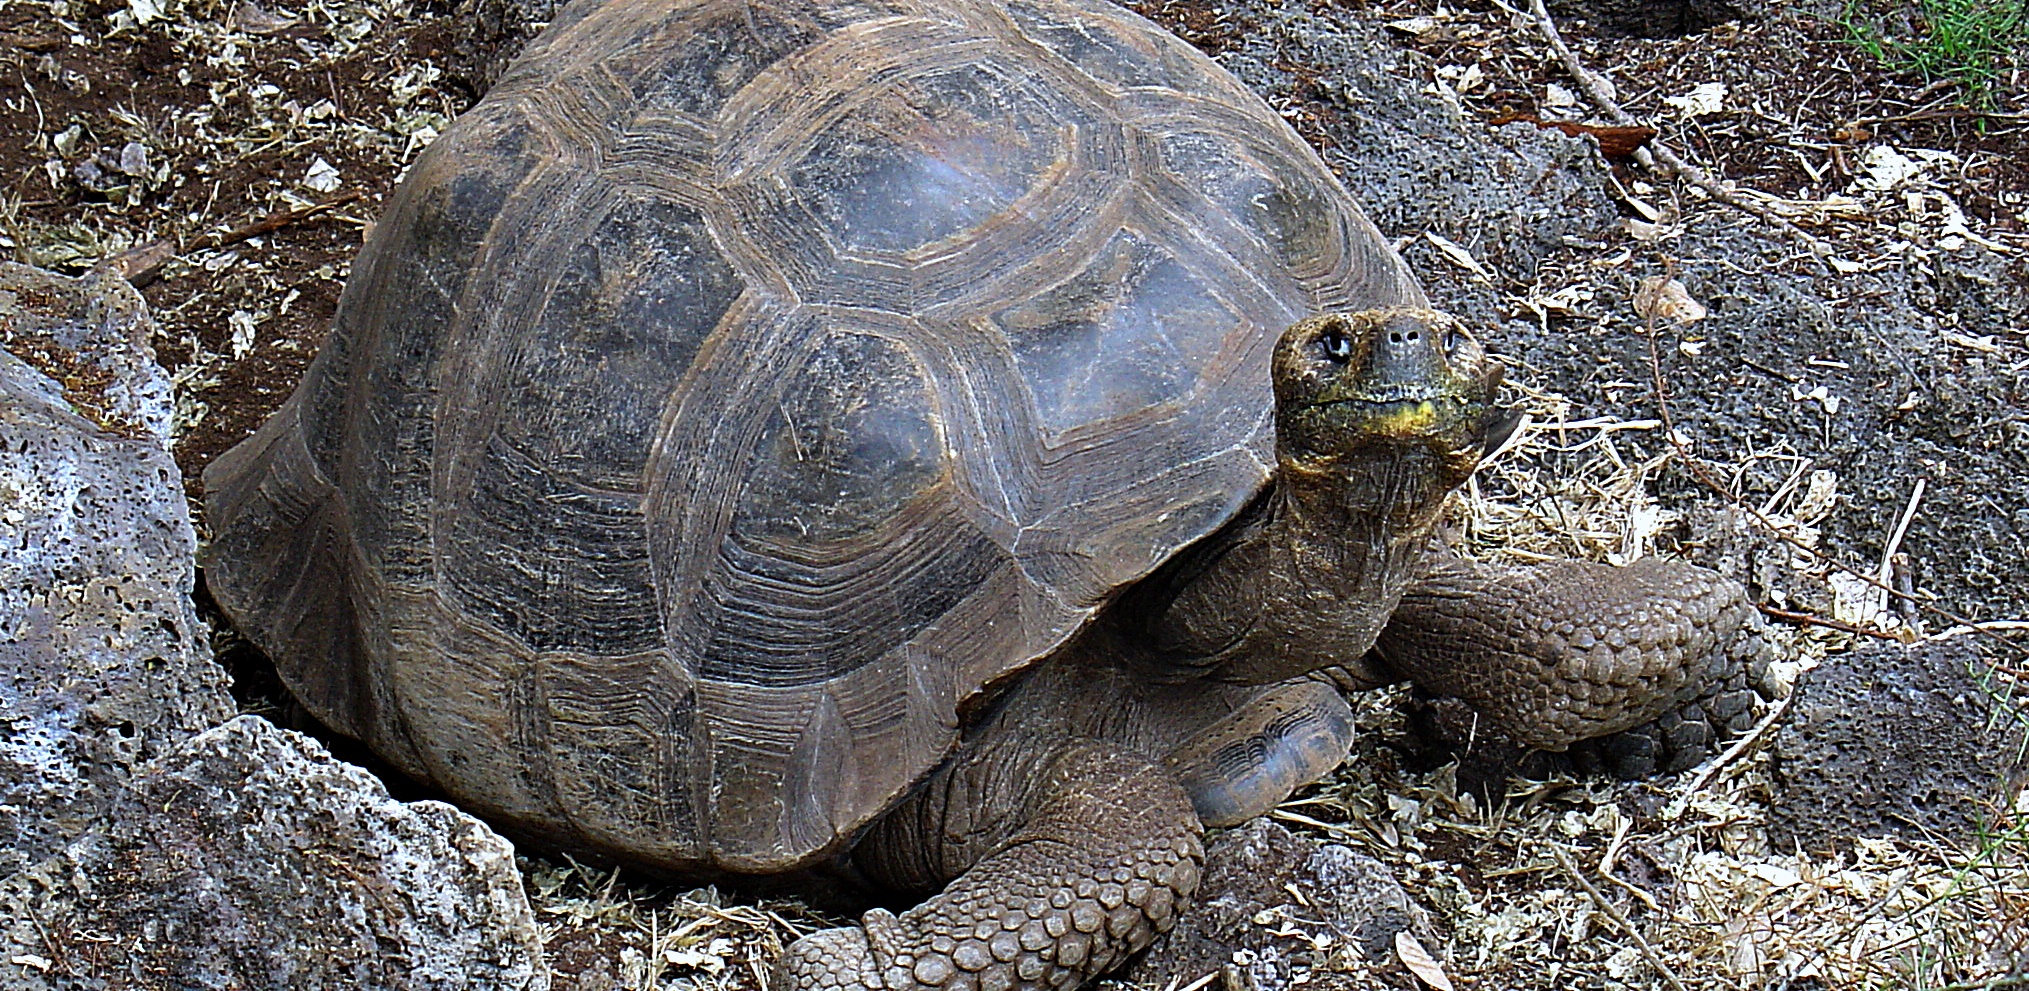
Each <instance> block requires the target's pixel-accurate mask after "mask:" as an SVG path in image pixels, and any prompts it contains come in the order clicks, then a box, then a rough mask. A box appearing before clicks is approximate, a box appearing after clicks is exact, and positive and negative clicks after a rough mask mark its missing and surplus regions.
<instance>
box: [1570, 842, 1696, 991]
mask: <svg viewBox="0 0 2029 991" xmlns="http://www.w3.org/2000/svg"><path fill="white" fill-rule="evenodd" d="M1549 847H1550V853H1551V854H1553V855H1555V856H1556V858H1557V865H1558V866H1560V867H1562V868H1564V873H1566V874H1569V875H1570V876H1571V880H1573V881H1576V882H1578V886H1579V887H1581V888H1584V889H1585V893H1586V894H1587V895H1589V896H1591V898H1592V904H1594V905H1596V906H1598V908H1599V911H1600V913H1601V914H1603V915H1605V916H1606V917H1607V918H1609V919H1612V920H1613V923H1614V925H1617V926H1619V927H1620V928H1621V931H1622V932H1625V933H1627V934H1628V936H1629V937H1631V938H1633V939H1634V945H1635V948H1636V949H1638V950H1640V951H1641V954H1642V957H1643V958H1644V959H1646V960H1648V962H1649V966H1651V967H1654V968H1655V969H1656V973H1658V974H1661V975H1663V980H1664V981H1665V982H1667V983H1668V984H1669V985H1670V987H1671V989H1672V991H1688V989H1687V988H1685V987H1684V982H1683V981H1680V980H1678V979H1677V972H1676V971H1673V970H1671V969H1670V965H1669V964H1666V963H1664V962H1663V958H1662V955H1661V954H1658V953H1657V952H1656V949H1655V947H1653V946H1650V945H1649V941H1648V940H1647V939H1646V938H1644V937H1643V936H1642V934H1641V930H1639V929H1636V928H1635V927H1634V923H1632V922H1629V921H1628V920H1627V916H1625V915H1622V914H1621V912H1620V909H1618V908H1615V907H1614V906H1613V903H1612V902H1610V901H1607V900H1606V896H1605V895H1603V894H1600V893H1599V889H1598V888H1596V887H1594V886H1593V884H1592V882H1591V881H1587V880H1586V879H1585V875H1584V874H1583V873H1581V872H1580V871H1579V870H1578V865H1577V864H1575V863H1572V862H1571V855H1570V854H1568V853H1565V852H1564V847H1563V846H1561V845H1559V844H1556V843H1551V844H1549Z"/></svg>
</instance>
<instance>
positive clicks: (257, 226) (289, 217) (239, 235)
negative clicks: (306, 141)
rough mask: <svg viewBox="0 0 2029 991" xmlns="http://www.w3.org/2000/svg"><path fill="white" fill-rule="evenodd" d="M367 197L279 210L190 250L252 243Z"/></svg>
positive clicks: (201, 241)
mask: <svg viewBox="0 0 2029 991" xmlns="http://www.w3.org/2000/svg"><path fill="white" fill-rule="evenodd" d="M365 196H366V194H365V193H362V192H360V191H358V190H353V191H352V192H349V193H340V194H338V195H337V196H333V197H332V198H330V199H328V200H319V201H318V202H316V203H312V204H310V205H309V206H299V207H296V208H295V209H293V210H279V211H276V212H275V213H271V214H268V215H267V216H265V217H262V218H261V219H259V220H256V221H254V222H253V223H251V224H248V225H246V226H244V227H237V228H234V229H233V230H230V231H227V232H226V233H224V234H214V235H209V236H206V237H201V238H198V239H197V241H196V242H195V243H193V244H192V245H191V246H190V250H192V251H200V250H206V249H212V248H223V247H226V246H227V245H232V244H238V243H240V242H242V241H251V240H253V239H254V238H257V237H260V236H261V235H263V234H272V233H274V232H275V231H278V230H281V229H282V228H284V227H287V226H289V225H291V224H295V223H300V222H302V221H304V220H307V219H309V218H311V217H314V216H316V215H318V214H320V213H324V212H326V211H328V210H335V209H337V208H339V207H341V206H344V205H345V204H347V203H351V202H353V201H355V200H359V199H363V198H365Z"/></svg>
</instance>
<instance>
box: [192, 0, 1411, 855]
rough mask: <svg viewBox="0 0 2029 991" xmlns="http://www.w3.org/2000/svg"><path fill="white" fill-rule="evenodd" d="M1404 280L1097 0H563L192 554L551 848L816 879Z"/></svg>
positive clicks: (375, 717)
mask: <svg viewBox="0 0 2029 991" xmlns="http://www.w3.org/2000/svg"><path fill="white" fill-rule="evenodd" d="M1422 299H1423V297H1422V295H1421V293H1420V291H1419V290H1418V289H1417V288H1416V286H1415V284H1414V283H1413V281H1412V280H1411V279H1410V277H1409V276H1408V274H1407V272H1406V270H1405V269H1404V267H1403V265H1402V263H1401V261H1400V259H1399V258H1398V257H1396V256H1395V254H1394V253H1393V252H1392V251H1391V250H1390V249H1389V248H1388V246H1387V245H1386V243H1385V242H1384V241H1383V240H1382V238H1381V237H1380V236H1379V234H1378V233H1377V232H1376V231H1375V230H1374V228H1373V226H1372V225H1371V224H1370V223H1369V222H1368V221H1367V220H1366V219H1365V218H1364V217H1363V216H1362V215H1361V213H1360V211H1359V209H1358V208H1357V207H1356V206H1355V205H1354V203H1353V201H1352V199H1351V198H1350V197H1349V196H1348V195H1347V193H1346V191H1345V190H1344V189H1343V188H1342V186H1341V185H1340V184H1339V182H1338V181H1337V180H1336V179H1334V178H1333V176H1332V175H1331V174H1330V172H1329V171H1327V170H1326V168H1325V167H1324V165H1323V164H1322V163H1321V162H1320V161H1319V160H1318V158H1317V157H1316V156H1315V155H1314V154H1313V153H1312V152H1311V150H1310V149H1309V148H1308V147H1306V146H1305V145H1304V143H1303V142H1302V140H1301V139H1300V138H1298V136H1297V135H1296V134H1295V133H1294V132H1293V131H1292V130H1291V129H1290V128H1289V127H1288V126H1287V125H1286V124H1285V123H1284V122H1283V121H1282V120H1281V119H1280V118H1279V117H1278V116H1277V115H1276V114H1275V113H1274V112H1272V111H1271V110H1270V109H1269V108H1268V107H1266V106H1264V105H1263V104H1262V102H1261V101H1260V100H1259V99H1257V98H1256V97H1255V96H1253V95H1252V94H1251V93H1249V92H1248V91H1247V90H1246V89H1244V88H1243V87H1242V86H1241V85H1240V84H1239V83H1238V82H1237V81H1236V80H1234V79H1233V78H1232V77H1231V76H1229V75H1228V74H1227V73H1226V72H1225V71H1223V70H1221V69H1220V68H1219V67H1218V66H1217V65H1215V64H1214V63H1213V62H1211V61H1210V60H1209V59H1207V58H1205V57H1204V56H1202V55H1200V54H1199V53H1198V52H1196V51H1195V50H1193V49H1191V48H1190V47H1188V46H1186V45H1184V44H1183V43H1181V42H1179V41H1178V40H1176V39H1175V38H1173V37H1171V36H1170V35H1168V34H1166V33H1164V32H1163V31H1161V30H1160V29H1158V28H1156V27H1154V26H1153V25H1150V24H1148V23H1147V22H1145V21H1143V20H1141V19H1140V18H1138V17H1136V16H1134V15H1132V14H1129V13H1126V12H1124V11H1122V10H1120V9H1117V8H1115V7H1112V6H1110V5H1107V4H1104V3H1101V2H1097V0H1092V2H1084V0H1015V2H1000V0H980V2H974V0H914V2H909V0H892V2H891V0H869V2H851V3H838V2H825V0H780V2H776V0H744V2H743V0H687V2H686V0H676V2H671V0H577V2H575V3H573V4H572V5H571V6H569V7H568V8H566V9H565V10H564V11H563V12H562V13H561V15H560V16H559V18H558V19H557V21H556V22H555V23H554V24H552V25H551V27H550V28H549V29H548V30H547V32H546V33H545V34H544V35H543V36H542V37H541V38H540V39H538V40H537V41H536V42H535V44H534V45H533V46H532V47H531V49H530V50H529V51H528V52H527V53H526V54H525V55H524V56H523V57H522V58H521V59H520V60H519V61H518V62H517V63H516V64H515V66H514V67H512V68H511V69H510V70H509V71H508V72H507V74H506V75H505V77H504V78H503V79H502V80H501V82H500V83H499V85H498V86H497V87H496V88H495V89H494V90H493V91H492V92H491V93H489V94H488V95H487V96H486V97H485V99H483V100H482V101H481V102H480V103H479V104H478V105H477V106H476V107H474V108H473V109H472V110H471V111H470V112H469V113H467V114H466V115H464V116H463V117H462V118H460V119H459V120H458V121H457V122H456V123H455V124H454V125H453V126H452V127H451V128H450V129H449V130H447V131H446V132H445V133H444V135H443V136H442V137H441V138H439V139H438V140H437V141H436V142H435V143H434V144H432V145H431V146H430V148H429V149H428V150H427V151H426V152H425V153H424V154H423V155H422V156H421V157H420V158H419V159H418V160H417V161H416V162H415V164H414V167H413V169H412V170H411V172H410V174H409V175H408V176H407V178H406V179H404V181H403V182H402V184H401V186H400V188H399V189H398V190H397V191H396V192H395V194H394V196H393V198H392V201H391V202H390V204H389V206H388V209H387V213H386V216H385V218H384V219H383V220H382V221H381V223H380V224H379V225H378V226H377V227H376V228H375V230H374V232H373V234H372V236H371V237H370V239H369V241H368V243H367V245H366V247H365V250H364V252H363V254H362V255H361V256H360V258H359V260H358V262H357V264H356V266H355V269H354V271H353V273H352V276H351V278H350V281H349V282H348V283H347V285H346V288H345V293H344V296H343V298H342V300H341V303H340V306H339V310H338V315H337V317H336V320H335V321H334V324H333V326H332V329H331V333H330V337H329V339H328V340H327V342H326V343H325V345H324V347H323V350H322V351H321V352H320V354H319V355H318V357H317V360H316V362H315V363H314V364H313V365H312V367H311V368H310V370H309V372H308V374H307V376H306V377H305V379H304V380H303V382H302V383H301V385H300V387H299V388H298V389H297V391H296V393H295V394H294V396H293V397H292V398H291V399H290V401H289V402H288V404H287V405H286V406H285V407H284V408H283V409H282V410H281V411H280V412H279V413H277V414H276V415H275V417H274V418H273V419H272V420H271V421H270V422H269V423H268V424H267V425H266V426H264V427H263V428H262V430H261V431H260V432H259V433H258V434H257V435H256V436H255V437H253V438H251V439H250V440H248V441H247V442H245V443H244V444H242V445H241V446H240V447H238V448H236V449H235V450H234V451H232V452H231V453H230V454H228V455H227V456H226V457H224V458H221V459H220V461H219V462H218V464H217V465H216V466H214V467H213V468H212V469H211V470H209V471H208V472H207V473H206V476H205V482H206V486H207V488H208V490H209V492H210V496H209V498H210V519H211V521H212V524H213V527H214V531H215V534H216V536H215V540H214V542H213V545H212V550H211V554H210V562H209V564H210V570H209V579H208V580H209V582H210V586H211V588H212V590H213V591H214V593H215V594H216V596H217V598H218V599H219V600H220V602H221V603H222V604H224V605H225V606H226V608H227V610H228V611H229V612H230V613H231V614H232V615H233V616H234V617H235V618H236V619H237V620H238V621H239V623H240V624H241V627H242V628H243V630H245V632H247V634H248V635H249V636H250V637H251V638H252V639H253V640H254V641H255V642H256V643H258V644H259V645H261V646H262V647H264V648H265V649H266V650H268V651H269V653H270V654H271V655H272V656H274V657H275V659H276V661H277V664H278V666H279V667H280V669H281V671H282V673H283V676H284V678H285V680H287V681H288V683H289V684H290V685H291V687H292V689H293V690H295V691H296V693H297V694H298V696H299V698H300V699H302V700H303V702H304V703H305V704H306V705H307V706H308V707H309V708H310V709H311V711H313V712H314V713H316V714H317V715H319V716H320V717H322V718H323V719H325V720H326V721H327V722H329V723H331V724H332V725H334V726H335V727H337V728H339V729H341V730H342V731H344V732H347V733H350V734H354V735H357V736H359V737H361V738H362V739H364V740H366V741H367V742H368V743H369V744H370V745H372V746H373V747H374V748H375V749H376V750H378V751H379V752H380V753H381V754H383V755H384V756H386V757H388V758H389V759H391V760H393V761H394V762H395V763H396V764H398V765H399V766H401V767H402V768H403V769H404V770H406V771H408V772H409V773H411V774H414V775H416V776H418V777H420V778H424V779H426V780H429V781H431V782H434V783H436V784H437V785H439V786H441V787H442V788H444V789H445V790H447V791H448V792H450V793H451V794H452V795H453V796H454V797H456V798H458V799H459V800H461V801H462V802H464V803H465V804H466V805H467V806H468V807H470V808H473V809H474V810H475V811H479V812H481V813H482V814H487V815H490V816H491V817H493V818H494V819H496V821H501V822H503V823H504V824H506V825H507V826H508V827H510V828H511V829H515V830H518V831H519V832H521V833H522V834H523V835H532V836H534V837H536V838H538V839H540V840H541V841H543V842H548V843H552V844H555V845H560V846H563V847H566V848H574V849H579V850H585V851H592V852H597V853H603V854H606V855H608V856H610V857H614V858H618V859H622V860H626V861H630V862H634V863H637V864H643V865H647V866H650V867H657V868H661V869H663V870H665V871H673V872H678V873H688V874H693V875H700V874H713V873H720V872H747V873H762V872H781V871H788V870H794V869H797V868H800V867H804V866H807V865H810V864H812V863H814V862H816V861H818V860H819V859H821V858H824V857H827V856H830V855H832V854H835V853H836V852H838V851H839V850H841V849H843V848H844V847H845V846H846V845H847V844H849V843H850V842H851V841H852V839H853V838H854V836H855V835H856V834H857V832H858V831H859V830H860V829H861V827H863V826H864V825H865V824H866V823H867V822H868V821H869V820H870V819H872V818H873V817H874V816H876V815H878V814H880V813H881V812H882V811H883V810H885V809H887V808H889V807H891V806H892V805H893V804H894V803H895V802H896V801H897V800H898V799H899V798H900V797H901V796H902V795H903V794H904V793H905V792H906V791H907V789H908V788H909V787H910V786H911V785H912V784H913V783H914V782H916V781H917V780H919V779H920V778H921V777H923V776H924V775H925V774H926V773H927V772H928V771H929V770H930V769H931V768H933V767H934V766H936V765H937V763H938V762H939V761H940V760H941V759H943V758H944V756H945V755H946V753H947V751H948V750H949V749H950V748H951V747H952V745H953V744H954V742H955V741H956V739H957V737H958V735H959V734H960V732H961V731H962V724H963V721H964V719H965V718H966V717H967V714H968V711H969V708H968V705H969V703H970V702H972V701H975V700H977V699H978V698H980V697H981V696H982V692H983V691H984V690H985V689H986V688H987V687H988V686H990V685H993V684H995V683H996V682H1001V681H1003V680H1005V679H1007V678H1009V677H1010V676H1012V675H1014V674H1016V673H1017V672H1019V671H1021V670H1022V669H1023V668H1025V667H1026V666H1028V665H1030V664H1032V663H1033V662H1034V661H1035V660H1036V659H1038V658H1040V657H1043V656H1045V655H1047V654H1049V653H1050V652H1051V651H1052V650H1054V649H1056V648H1058V647H1059V646H1060V645H1061V644H1063V643H1064V642H1065V641H1066V640H1067V638H1069V637H1071V636H1072V634H1073V633H1075V632H1076V631H1077V630H1078V629H1079V628H1080V627H1081V626H1083V625H1084V624H1085V623H1086V622H1087V621H1088V620H1090V619H1091V618H1092V617H1093V615H1094V613H1095V611H1096V610H1099V609H1100V608H1102V607H1103V606H1105V605H1106V604H1107V602H1108V601H1109V600H1110V599H1111V598H1112V597H1113V596H1114V593H1116V592H1117V591H1118V590H1119V589H1121V588H1122V587H1123V586H1125V585H1127V584H1128V583H1131V582H1133V581H1135V580H1136V579H1138V578H1141V577H1142V576H1144V575H1146V574H1148V573H1149V572H1150V571H1151V570H1152V569H1153V568H1155V567H1156V566H1157V565H1159V564H1161V563H1162V562H1163V561H1164V560H1166V559H1167V558H1169V557H1170V556H1171V555H1173V554H1175V553H1176V552H1177V551H1178V550H1179V549H1180V548H1182V547H1184V546H1186V545H1188V544H1190V543H1191V542H1192V541H1195V540H1197V539H1199V538H1200V537H1203V536H1204V535H1206V534H1207V533H1210V532H1211V531H1213V530H1215V529H1217V528H1218V527H1219V526H1220V525H1221V524H1223V523H1224V522H1225V521H1227V520H1228V519H1229V518H1230V517H1232V516H1233V515H1234V514H1235V512H1236V511H1237V510H1238V509H1239V508H1240V507H1241V506H1243V505H1244V504H1245V503H1246V502H1247V501H1248V499H1249V498H1250V497H1251V496H1253V495H1254V494H1255V493H1256V492H1258V491H1259V489H1260V488H1261V486H1262V485H1263V483H1264V481H1265V480H1266V479H1267V478H1268V475H1269V472H1270V466H1271V465H1272V464H1273V463H1274V460H1273V437H1272V428H1271V421H1272V397H1271V393H1270V386H1269V373H1268V364H1269V355H1270V351H1271V349H1272V347H1273V345H1274V342H1275V340H1276V337H1277V335H1278V333H1279V332H1280V331H1281V329H1282V328H1283V327H1284V326H1286V325H1287V324H1289V323H1291V322H1293V321H1296V320H1298V319H1300V318H1302V317H1304V316H1306V315H1308V314H1310V313H1313V312H1316V311H1319V310H1324V309H1347V308H1363V307H1367V306H1375V305H1388V304H1418V305H1420V304H1421V303H1422Z"/></svg>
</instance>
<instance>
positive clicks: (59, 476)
mask: <svg viewBox="0 0 2029 991" xmlns="http://www.w3.org/2000/svg"><path fill="white" fill-rule="evenodd" d="M153 330H154V323H153V321H151V320H150V319H149V318H148V315H147V311H146V308H145V307H144V306H143V305H142V302H141V298H140V296H139V294H137V293H135V292H134V290H133V289H132V288H131V287H129V286H128V285H127V284H126V283H125V282H124V281H123V280H120V279H118V278H116V277H109V276H93V277H88V278H86V279H84V280H77V281H74V280H71V279H67V278H64V277H62V276H59V275H54V274H51V273H47V272H43V271H40V270H38V269H33V268H28V267H26V266H21V265H14V264H11V263H4V264H0V344H4V345H5V347H6V348H7V349H8V350H10V351H14V352H17V353H19V354H21V355H24V356H27V357H28V358H29V359H30V360H32V361H34V362H35V364H36V366H38V367H39V368H40V369H41V370H38V367H31V366H30V365H29V364H28V363H27V362H24V361H22V360H21V359H19V358H16V357H15V356H14V355H13V354H9V353H6V352H5V351H0V514H4V515H0V534H4V539H0V875H5V874H10V873H13V872H14V871H17V870H20V869H22V868H23V867H26V866H28V865H29V864H32V863H34V862H36V861H39V860H41V859H43V858H45V857H47V856H49V855H51V854H53V853H55V852H56V851H57V850H59V849H61V848H62V846H63V845H64V844H65V843H67V842H69V841H70V840H71V839H72V838H74V837H76V836H77V835H79V834H80V833H82V832H83V831H84V830H85V829H86V828H87V827H88V826H89V825H90V824H91V822H92V821H93V820H94V819H95V818H97V817H98V816H99V815H100V814H101V813H102V812H103V811H104V809H105V807H106V806H107V805H108V804H109V803H110V802H111V801H112V800H113V799H114V798H115V797H116V796H117V795H118V794H119V792H120V791H121V789H122V788H124V787H125V784H126V780H127V778H128V777H129V776H130V775H131V774H132V773H133V771H134V768H135V767H137V766H138V765H140V764H142V763H145V762H146V761H148V760H151V759H153V758H155V757H157V756H160V755H161V754H163V753H165V752H167V751H168V750H169V749H170V748H172V747H174V746H176V745H177V744H178V743H181V742H182V741H184V740H186V739H188V738H189V737H191V736H193V735H195V734H197V733H199V732H202V731H203V730H205V729H206V728H208V727H211V726H215V725H217V724H219V723H222V722H224V721H225V720H226V719H228V718H230V717H231V716H232V712H233V705H232V699H231V697H230V696H228V695H227V694H226V678H225V673H224V672H223V671H221V670H219V668H218V666H217V665H215V664H213V663H211V652H210V649H209V647H208V646H207V641H206V636H207V629H206V627H205V626H204V624H203V623H202V622H201V621H199V619H198V617H197V614H196V612H195V610H194V609H193V608H192V607H191V604H190V587H191V582H192V576H193V574H194V568H195V564H194V561H193V558H192V554H193V552H194V550H195V548H196V546H197V536H196V534H195V533H193V532H192V530H191V527H190V513H189V509H188V507H187V506H186V504H185V503H184V500H183V490H182V487H181V485H180V482H179V476H178V474H177V469H176V463H175V462H174V461H172V460H171V459H170V457H169V450H168V443H169V380H168V376H167V375H165V374H163V372H162V369H161V368H160V367H158V366H157V365H156V364H155V362H154V359H153V356H152V354H150V353H149V351H148V350H147V341H148V337H149V335H150V334H151V333H153ZM45 372H47V373H48V374H45Z"/></svg>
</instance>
